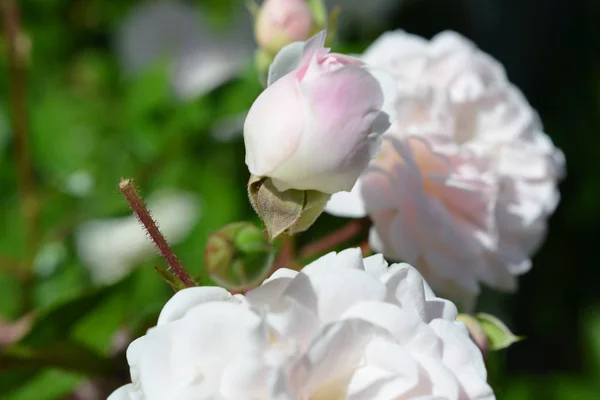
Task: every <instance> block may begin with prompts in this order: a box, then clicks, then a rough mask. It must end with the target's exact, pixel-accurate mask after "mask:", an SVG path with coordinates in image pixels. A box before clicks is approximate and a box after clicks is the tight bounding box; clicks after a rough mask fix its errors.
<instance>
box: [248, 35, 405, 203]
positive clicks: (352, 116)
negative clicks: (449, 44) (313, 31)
mask: <svg viewBox="0 0 600 400" xmlns="http://www.w3.org/2000/svg"><path fill="white" fill-rule="evenodd" d="M324 42H325V32H324V31H323V32H321V33H320V34H318V35H316V36H314V37H313V38H311V39H310V40H308V41H306V42H304V43H300V42H296V43H292V44H289V45H288V46H286V47H285V48H284V49H282V51H281V52H279V53H278V54H277V56H276V57H275V59H274V62H273V64H272V65H271V67H270V69H269V79H268V80H269V82H268V83H269V86H268V87H267V89H265V91H264V92H262V94H261V95H260V96H259V97H258V98H257V99H256V101H255V102H254V104H253V105H252V107H251V108H250V111H249V112H248V116H247V118H246V121H245V124H244V143H245V145H246V164H247V165H248V169H249V170H250V173H251V174H252V175H255V176H258V177H264V178H270V179H271V181H272V183H273V185H274V187H275V188H276V189H277V190H278V191H280V192H285V191H287V190H289V189H295V190H300V191H306V190H315V191H319V192H322V193H326V194H333V193H336V192H339V191H344V190H345V191H349V190H351V189H352V187H353V186H354V184H355V182H356V180H357V179H358V177H359V175H360V174H361V172H363V170H364V169H365V168H366V166H367V165H368V163H369V162H370V160H371V158H372V157H373V156H374V155H375V154H376V153H377V152H378V151H379V147H380V140H379V136H380V135H381V134H382V133H383V132H384V131H385V130H387V128H388V127H389V125H390V124H389V112H388V110H387V109H386V110H385V111H384V106H386V105H388V104H389V103H390V102H392V103H393V96H394V95H395V93H393V95H391V96H387V92H386V93H384V91H383V88H382V85H381V83H380V81H379V80H378V77H376V76H375V75H373V74H372V72H370V71H369V70H367V69H366V68H365V65H364V64H363V63H362V62H361V61H360V60H358V59H355V58H352V57H349V56H345V55H342V54H334V53H330V52H329V49H326V48H324V47H323V46H324Z"/></svg>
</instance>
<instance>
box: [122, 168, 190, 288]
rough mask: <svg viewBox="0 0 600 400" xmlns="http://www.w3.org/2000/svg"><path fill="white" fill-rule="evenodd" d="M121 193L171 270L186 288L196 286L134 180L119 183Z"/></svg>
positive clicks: (123, 180) (124, 180)
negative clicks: (161, 230) (160, 228)
mask: <svg viewBox="0 0 600 400" xmlns="http://www.w3.org/2000/svg"><path fill="white" fill-rule="evenodd" d="M119 192H121V193H122V194H123V195H125V198H126V199H127V201H128V202H129V205H130V206H131V208H132V209H133V212H134V213H135V215H136V216H137V218H138V220H139V221H140V223H141V224H142V226H143V227H144V229H146V232H148V235H149V236H150V239H151V240H152V242H153V243H154V246H156V248H157V249H158V251H159V252H160V254H161V255H162V256H163V258H164V259H165V260H166V261H167V265H168V266H169V270H171V271H172V272H173V274H174V275H175V276H176V277H177V278H179V280H181V282H183V284H184V285H185V286H187V287H192V286H196V283H195V282H194V280H193V279H192V277H191V276H190V274H188V272H187V271H186V270H185V268H183V265H181V261H179V259H178V258H177V256H176V255H175V253H174V252H173V250H171V247H170V246H169V244H168V243H167V240H166V239H165V237H164V236H163V234H162V233H161V232H160V230H159V229H158V225H157V224H156V221H155V220H154V218H152V215H151V214H150V211H149V210H148V207H147V206H146V203H145V202H144V200H143V199H142V197H141V196H140V194H139V193H138V190H137V188H136V187H135V185H134V183H133V179H122V180H121V183H119Z"/></svg>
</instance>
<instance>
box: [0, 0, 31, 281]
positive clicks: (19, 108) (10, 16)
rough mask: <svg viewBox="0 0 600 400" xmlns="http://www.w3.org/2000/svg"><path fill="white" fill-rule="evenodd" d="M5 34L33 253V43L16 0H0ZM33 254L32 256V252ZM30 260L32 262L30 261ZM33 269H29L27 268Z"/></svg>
mask: <svg viewBox="0 0 600 400" xmlns="http://www.w3.org/2000/svg"><path fill="white" fill-rule="evenodd" d="M0 1H1V7H2V15H3V23H4V35H5V37H6V40H7V53H8V64H9V73H10V82H11V91H10V94H11V101H10V102H11V114H12V118H11V123H12V132H13V137H14V139H13V140H14V152H15V162H16V170H17V180H18V186H19V197H20V203H21V210H22V213H23V218H24V219H25V226H26V234H27V239H26V240H27V249H26V251H27V254H29V255H33V254H34V253H35V247H36V246H37V240H38V235H37V220H38V216H39V211H40V208H39V204H38V202H37V198H36V190H35V180H34V175H33V170H32V167H31V154H30V149H29V127H28V122H27V75H26V70H25V69H26V64H27V60H28V57H29V43H28V41H27V38H26V36H24V35H23V33H22V32H21V18H20V14H19V8H18V6H17V3H16V1H14V0H0ZM31 257H32V256H31ZM27 264H30V263H29V262H28V263H27ZM27 273H29V271H27Z"/></svg>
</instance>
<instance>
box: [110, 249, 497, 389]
mask: <svg viewBox="0 0 600 400" xmlns="http://www.w3.org/2000/svg"><path fill="white" fill-rule="evenodd" d="M456 315H457V311H456V307H455V306H454V305H453V304H452V303H450V302H449V301H447V300H443V299H440V298H438V297H436V296H435V295H434V294H433V292H432V291H431V289H430V288H429V286H428V285H427V283H425V281H424V280H423V279H422V277H421V275H420V274H419V273H418V272H417V271H416V270H415V269H414V268H412V267H411V266H409V265H407V264H394V265H392V266H389V267H388V265H387V263H386V262H385V261H384V259H383V257H382V256H381V255H377V256H372V257H369V258H366V259H364V260H363V259H362V256H361V253H360V250H359V249H350V250H346V251H343V252H341V253H338V254H336V253H330V254H328V255H326V256H324V257H322V258H320V259H319V260H317V261H315V262H313V263H312V264H310V265H308V266H307V267H305V268H304V269H303V270H302V271H301V272H296V271H292V270H288V269H280V270H278V271H277V272H276V273H275V274H274V275H273V276H272V277H271V278H269V279H268V280H267V281H265V282H264V283H263V285H262V286H260V287H258V288H257V289H254V290H252V291H250V292H248V293H247V295H246V297H244V296H242V295H235V296H231V294H230V293H229V292H227V291H226V290H224V289H221V288H215V287H196V288H190V289H185V290H182V291H180V292H178V293H177V294H176V295H175V296H174V297H173V298H172V299H171V300H170V301H169V302H168V303H167V304H166V305H165V307H164V308H163V311H162V313H161V315H160V317H159V320H158V324H157V326H156V327H155V328H152V329H150V330H149V331H148V333H147V334H146V335H145V336H143V337H141V338H139V339H137V340H136V341H134V342H133V343H132V344H131V345H130V347H129V349H128V351H127V358H128V362H129V364H130V367H131V377H132V382H133V383H132V384H129V385H126V386H124V387H122V388H120V389H118V390H117V391H116V392H114V393H113V394H112V395H111V396H110V397H109V400H133V399H144V400H154V399H156V400H164V399H178V400H192V399H194V400H196V399H232V400H233V399H235V400H238V399H242V398H244V399H257V400H259V399H289V400H298V399H313V400H319V399H323V400H325V399H327V400H330V399H357V400H358V399H364V400H387V399H493V398H494V394H493V392H492V389H491V388H490V386H489V385H488V384H487V382H486V374H487V373H486V370H485V365H484V363H483V358H482V355H481V353H480V351H479V350H478V349H477V347H476V346H475V344H474V343H473V342H472V341H471V339H470V338H469V336H468V333H467V331H466V328H465V326H464V325H463V324H462V323H460V322H456V321H455V318H456Z"/></svg>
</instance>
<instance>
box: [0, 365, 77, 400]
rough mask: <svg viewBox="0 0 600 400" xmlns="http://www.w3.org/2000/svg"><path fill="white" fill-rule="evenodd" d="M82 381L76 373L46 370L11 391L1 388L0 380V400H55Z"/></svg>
mask: <svg viewBox="0 0 600 400" xmlns="http://www.w3.org/2000/svg"><path fill="white" fill-rule="evenodd" d="M83 379H84V378H83V377H82V376H81V375H79V374H76V373H72V372H66V371H61V370H55V369H48V370H46V371H44V372H42V373H40V374H37V375H33V376H30V379H29V380H27V383H26V384H23V385H22V386H13V387H12V388H11V389H8V388H7V387H6V386H3V385H2V382H1V380H0V392H1V393H2V400H33V399H35V400H57V399H61V398H64V396H66V395H68V394H69V393H71V392H72V390H73V389H74V388H75V387H76V386H77V385H78V384H79V383H80V382H81V381H82V380H83ZM12 383H16V382H15V381H13V382H12ZM7 389H8V390H7Z"/></svg>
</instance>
